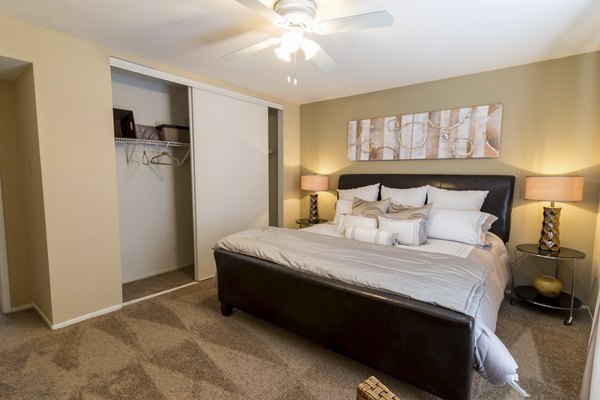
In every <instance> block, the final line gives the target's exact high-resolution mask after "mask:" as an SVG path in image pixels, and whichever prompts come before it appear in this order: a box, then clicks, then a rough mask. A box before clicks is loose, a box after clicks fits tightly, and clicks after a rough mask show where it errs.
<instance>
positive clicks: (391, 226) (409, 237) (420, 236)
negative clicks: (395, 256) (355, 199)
mask: <svg viewBox="0 0 600 400" xmlns="http://www.w3.org/2000/svg"><path fill="white" fill-rule="evenodd" d="M379 229H380V230H382V231H387V232H392V233H394V234H395V235H396V238H395V241H394V244H404V245H407V246H420V245H422V244H425V243H427V221H425V220H424V219H423V218H415V219H389V218H385V217H379Z"/></svg>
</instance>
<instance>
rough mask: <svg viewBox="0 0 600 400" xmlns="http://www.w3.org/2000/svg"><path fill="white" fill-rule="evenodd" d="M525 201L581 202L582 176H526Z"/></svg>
mask: <svg viewBox="0 0 600 400" xmlns="http://www.w3.org/2000/svg"><path fill="white" fill-rule="evenodd" d="M525 200H544V201H581V200H583V176H528V177H527V178H526V179H525Z"/></svg>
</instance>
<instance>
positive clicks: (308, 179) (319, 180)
mask: <svg viewBox="0 0 600 400" xmlns="http://www.w3.org/2000/svg"><path fill="white" fill-rule="evenodd" d="M300 189H301V190H310V191H311V192H312V193H311V194H310V213H309V215H308V222H309V223H311V224H316V223H318V222H319V205H318V204H317V197H318V194H317V193H315V192H318V191H321V190H327V189H329V177H328V176H325V175H316V174H312V175H302V176H301V177H300Z"/></svg>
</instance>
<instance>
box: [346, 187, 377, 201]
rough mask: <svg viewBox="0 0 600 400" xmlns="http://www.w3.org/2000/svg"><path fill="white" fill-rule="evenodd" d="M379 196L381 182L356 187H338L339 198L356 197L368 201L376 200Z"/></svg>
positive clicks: (348, 198)
mask: <svg viewBox="0 0 600 400" xmlns="http://www.w3.org/2000/svg"><path fill="white" fill-rule="evenodd" d="M378 196H379V183H375V184H373V185H369V186H361V187H358V188H355V189H338V198H340V199H343V200H352V199H353V198H354V197H358V198H359V199H363V200H367V201H375V200H377V197H378Z"/></svg>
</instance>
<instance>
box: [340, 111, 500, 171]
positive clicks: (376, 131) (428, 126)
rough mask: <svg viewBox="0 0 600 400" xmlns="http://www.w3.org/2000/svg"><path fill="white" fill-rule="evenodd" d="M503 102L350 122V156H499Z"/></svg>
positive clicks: (364, 159)
mask: <svg viewBox="0 0 600 400" xmlns="http://www.w3.org/2000/svg"><path fill="white" fill-rule="evenodd" d="M501 125H502V104H501V103H497V104H487V105H480V106H472V107H463V108H454V109H449V110H441V111H430V112H423V113H417V114H405V115H394V116H389V117H376V118H368V119H360V120H354V121H349V122H348V160H349V161H367V160H422V159H449V158H494V157H499V156H500V137H501Z"/></svg>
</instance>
